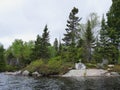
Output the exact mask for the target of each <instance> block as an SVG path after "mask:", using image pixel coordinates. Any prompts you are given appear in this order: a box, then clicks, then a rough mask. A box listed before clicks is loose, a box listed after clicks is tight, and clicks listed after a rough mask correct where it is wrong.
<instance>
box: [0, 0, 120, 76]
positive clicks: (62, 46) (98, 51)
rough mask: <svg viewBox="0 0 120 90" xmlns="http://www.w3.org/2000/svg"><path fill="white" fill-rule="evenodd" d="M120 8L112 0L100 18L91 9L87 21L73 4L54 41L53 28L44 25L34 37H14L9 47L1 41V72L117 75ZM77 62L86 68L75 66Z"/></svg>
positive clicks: (117, 0)
mask: <svg viewBox="0 0 120 90" xmlns="http://www.w3.org/2000/svg"><path fill="white" fill-rule="evenodd" d="M116 6H117V7H116ZM118 8H120V0H112V6H111V7H110V10H109V11H108V13H107V14H106V16H104V15H103V17H102V20H101V21H100V20H99V16H97V14H96V13H90V15H89V16H88V17H87V21H86V22H85V23H81V19H82V18H80V17H79V16H78V13H79V10H78V8H76V7H73V9H72V10H71V11H70V14H69V16H68V20H67V22H66V29H65V33H64V34H63V37H62V38H59V39H57V38H55V40H54V43H50V31H49V30H48V26H47V25H45V27H44V29H43V33H42V34H41V33H40V34H41V35H39V34H38V35H37V37H36V40H34V41H29V42H24V41H23V40H21V39H15V41H14V42H12V44H11V46H9V47H8V48H7V49H4V46H3V45H2V44H0V72H4V71H8V72H6V73H5V74H13V75H14V74H22V75H25V76H26V75H27V76H28V75H31V76H32V75H33V76H36V75H37V76H51V75H52V76H54V75H55V76H57V75H58V76H59V75H60V76H63V77H68V76H114V75H115V76H117V75H118V73H120V10H119V9H118ZM105 17H106V18H107V19H105ZM78 62H81V63H83V64H84V65H85V66H86V69H85V70H75V63H78ZM111 64H112V67H108V66H109V65H111ZM19 70H21V71H19ZM10 71H11V72H10ZM15 71H16V72H15Z"/></svg>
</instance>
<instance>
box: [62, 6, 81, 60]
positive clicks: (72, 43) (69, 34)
mask: <svg viewBox="0 0 120 90" xmlns="http://www.w3.org/2000/svg"><path fill="white" fill-rule="evenodd" d="M77 13H78V9H77V8H75V7H74V8H73V9H72V11H71V12H70V15H69V20H67V28H66V34H64V38H63V39H62V40H63V41H64V42H65V47H64V48H65V49H64V50H66V60H67V61H73V62H76V57H77V54H76V53H77V51H76V46H77V42H78V40H79V37H80V34H79V31H80V29H79V21H80V20H81V19H80V18H79V17H77V16H76V14H77ZM73 52H74V53H73Z"/></svg>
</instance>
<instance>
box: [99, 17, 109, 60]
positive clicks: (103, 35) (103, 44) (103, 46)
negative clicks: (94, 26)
mask: <svg viewBox="0 0 120 90" xmlns="http://www.w3.org/2000/svg"><path fill="white" fill-rule="evenodd" d="M107 47H108V35H107V26H106V22H105V19H104V16H103V17H102V21H101V30H100V54H101V56H102V58H103V59H107V54H108V53H109V52H107V51H108V50H107Z"/></svg>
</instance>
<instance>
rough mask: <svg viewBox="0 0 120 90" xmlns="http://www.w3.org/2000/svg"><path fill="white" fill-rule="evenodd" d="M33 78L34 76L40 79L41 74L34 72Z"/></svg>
mask: <svg viewBox="0 0 120 90" xmlns="http://www.w3.org/2000/svg"><path fill="white" fill-rule="evenodd" d="M32 76H34V77H40V76H41V74H39V73H38V72H33V73H32Z"/></svg>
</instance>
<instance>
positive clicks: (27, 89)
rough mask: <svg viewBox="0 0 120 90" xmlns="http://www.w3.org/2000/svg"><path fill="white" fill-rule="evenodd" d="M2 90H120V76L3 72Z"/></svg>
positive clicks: (0, 78)
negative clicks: (60, 76) (31, 74)
mask: <svg viewBox="0 0 120 90" xmlns="http://www.w3.org/2000/svg"><path fill="white" fill-rule="evenodd" d="M0 90H120V77H79V78H77V77H74V78H45V77H44V78H42V77H41V78H33V77H24V76H12V75H4V74H3V73H1V74H0Z"/></svg>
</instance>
